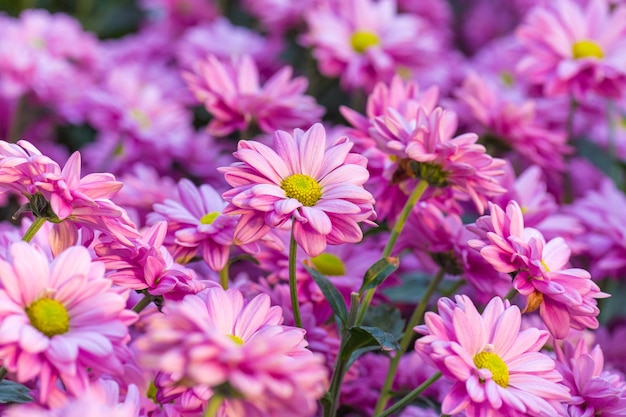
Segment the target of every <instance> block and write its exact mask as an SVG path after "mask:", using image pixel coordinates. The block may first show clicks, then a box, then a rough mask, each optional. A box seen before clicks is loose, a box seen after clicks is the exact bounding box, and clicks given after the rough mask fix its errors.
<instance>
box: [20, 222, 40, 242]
mask: <svg viewBox="0 0 626 417" xmlns="http://www.w3.org/2000/svg"><path fill="white" fill-rule="evenodd" d="M45 223H46V219H44V218H43V217H35V220H33V223H32V224H31V225H30V227H29V228H28V230H27V231H26V233H24V237H22V240H23V241H24V242H30V241H31V240H33V238H34V237H35V235H36V234H37V232H38V231H39V229H41V227H42V226H43V225H44V224H45Z"/></svg>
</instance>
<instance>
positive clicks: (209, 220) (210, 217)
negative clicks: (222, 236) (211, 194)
mask: <svg viewBox="0 0 626 417" xmlns="http://www.w3.org/2000/svg"><path fill="white" fill-rule="evenodd" d="M219 215H220V213H219V212H218V211H214V212H212V213H207V214H205V215H204V216H202V217H201V218H200V223H202V224H213V222H214V221H215V219H217V216H219Z"/></svg>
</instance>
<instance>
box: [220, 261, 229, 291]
mask: <svg viewBox="0 0 626 417" xmlns="http://www.w3.org/2000/svg"><path fill="white" fill-rule="evenodd" d="M229 266H230V263H229V262H226V265H224V268H222V269H220V284H221V285H222V288H224V289H225V290H227V289H228V267H229Z"/></svg>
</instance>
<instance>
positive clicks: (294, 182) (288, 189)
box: [280, 174, 322, 207]
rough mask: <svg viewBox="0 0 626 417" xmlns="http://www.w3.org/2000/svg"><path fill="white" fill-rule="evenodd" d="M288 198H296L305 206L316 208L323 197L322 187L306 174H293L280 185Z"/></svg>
mask: <svg viewBox="0 0 626 417" xmlns="http://www.w3.org/2000/svg"><path fill="white" fill-rule="evenodd" d="M280 188H282V189H283V190H285V195H286V196H287V197H288V198H295V199H296V200H298V201H299V202H301V203H302V205H304V206H308V207H310V206H314V205H315V203H317V201H318V200H319V199H320V198H321V197H322V187H321V186H320V185H319V183H318V182H317V181H315V179H314V178H312V177H309V176H308V175H305V174H293V175H290V176H288V177H287V178H285V179H284V180H283V181H282V182H281V183H280Z"/></svg>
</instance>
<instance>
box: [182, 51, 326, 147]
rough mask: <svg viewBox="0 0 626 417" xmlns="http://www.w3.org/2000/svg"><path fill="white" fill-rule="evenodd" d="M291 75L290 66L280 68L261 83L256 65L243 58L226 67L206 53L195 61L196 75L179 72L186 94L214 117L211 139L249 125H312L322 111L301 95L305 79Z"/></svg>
mask: <svg viewBox="0 0 626 417" xmlns="http://www.w3.org/2000/svg"><path fill="white" fill-rule="evenodd" d="M291 76H292V69H291V67H284V68H282V69H281V70H280V71H278V72H277V73H276V74H274V75H273V76H272V77H271V78H270V79H269V80H267V81H266V82H265V83H264V84H263V85H261V82H260V80H259V78H260V76H259V70H258V69H257V65H256V64H255V62H254V60H253V59H252V58H250V56H248V55H242V56H241V57H239V58H237V59H234V60H233V61H232V62H230V63H223V62H221V61H220V60H219V59H217V58H216V57H215V56H213V55H209V56H208V57H207V58H206V59H205V60H202V61H200V62H198V63H197V66H196V72H194V73H190V72H187V73H184V74H183V77H184V78H185V80H186V81H187V84H188V85H189V88H190V89H191V91H192V92H193V93H194V94H195V96H196V97H197V98H198V100H200V101H201V102H202V103H203V104H204V105H205V107H206V108H207V110H208V111H209V113H211V114H212V115H213V117H214V118H213V120H211V122H210V123H209V126H208V130H209V133H211V134H212V135H215V136H225V135H228V134H229V133H231V132H233V131H235V130H239V131H244V130H246V129H248V128H249V127H251V126H256V127H258V128H259V129H260V130H261V131H263V132H265V133H272V132H274V131H275V130H278V129H293V128H296V127H308V126H310V125H311V124H313V123H315V122H317V121H318V120H319V119H320V117H322V115H323V114H324V108H323V107H322V106H319V105H318V104H317V103H316V102H315V99H314V98H313V97H311V96H307V95H304V92H305V90H306V88H307V85H308V81H307V80H306V79H305V78H303V77H296V78H294V79H292V78H291Z"/></svg>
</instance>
